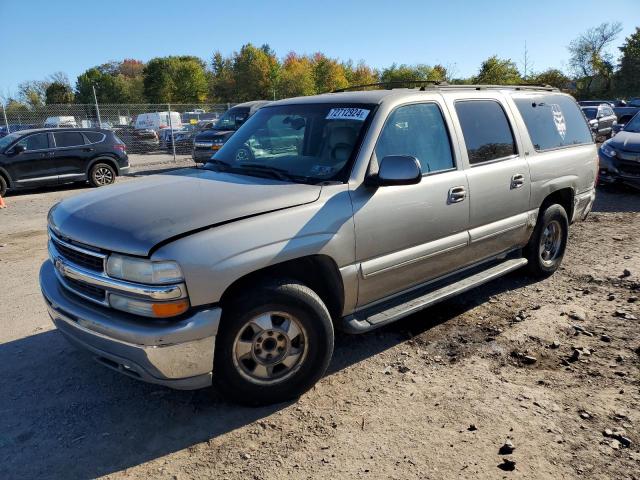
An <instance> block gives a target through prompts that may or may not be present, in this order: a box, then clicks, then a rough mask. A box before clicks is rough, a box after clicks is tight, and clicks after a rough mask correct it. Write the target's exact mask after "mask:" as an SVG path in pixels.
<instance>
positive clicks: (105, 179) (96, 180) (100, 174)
mask: <svg viewBox="0 0 640 480" xmlns="http://www.w3.org/2000/svg"><path fill="white" fill-rule="evenodd" d="M116 175H117V174H116V170H115V169H114V168H113V167H112V166H111V165H109V164H108V163H102V162H98V163H96V164H95V165H94V166H93V167H91V170H90V171H89V184H90V185H91V186H92V187H104V186H106V185H111V184H113V183H115V181H116Z"/></svg>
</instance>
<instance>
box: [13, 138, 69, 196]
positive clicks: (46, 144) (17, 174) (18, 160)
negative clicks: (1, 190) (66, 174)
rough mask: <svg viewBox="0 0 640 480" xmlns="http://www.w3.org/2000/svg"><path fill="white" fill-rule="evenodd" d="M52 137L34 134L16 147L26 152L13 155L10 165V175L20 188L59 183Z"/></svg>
mask: <svg viewBox="0 0 640 480" xmlns="http://www.w3.org/2000/svg"><path fill="white" fill-rule="evenodd" d="M50 141H51V137H50V134H48V133H46V132H45V133H34V134H31V135H28V136H26V137H24V138H23V139H22V140H20V141H19V142H17V143H16V144H15V145H23V146H24V147H25V148H26V150H25V151H24V152H22V153H20V154H17V155H12V156H11V157H10V158H11V160H10V161H9V163H8V166H9V173H10V174H11V176H12V178H13V180H14V181H15V182H16V183H17V184H18V185H20V186H24V187H28V186H36V185H50V184H55V183H57V182H58V172H57V170H56V168H55V166H54V165H53V162H52V161H51V154H52V149H51V145H50Z"/></svg>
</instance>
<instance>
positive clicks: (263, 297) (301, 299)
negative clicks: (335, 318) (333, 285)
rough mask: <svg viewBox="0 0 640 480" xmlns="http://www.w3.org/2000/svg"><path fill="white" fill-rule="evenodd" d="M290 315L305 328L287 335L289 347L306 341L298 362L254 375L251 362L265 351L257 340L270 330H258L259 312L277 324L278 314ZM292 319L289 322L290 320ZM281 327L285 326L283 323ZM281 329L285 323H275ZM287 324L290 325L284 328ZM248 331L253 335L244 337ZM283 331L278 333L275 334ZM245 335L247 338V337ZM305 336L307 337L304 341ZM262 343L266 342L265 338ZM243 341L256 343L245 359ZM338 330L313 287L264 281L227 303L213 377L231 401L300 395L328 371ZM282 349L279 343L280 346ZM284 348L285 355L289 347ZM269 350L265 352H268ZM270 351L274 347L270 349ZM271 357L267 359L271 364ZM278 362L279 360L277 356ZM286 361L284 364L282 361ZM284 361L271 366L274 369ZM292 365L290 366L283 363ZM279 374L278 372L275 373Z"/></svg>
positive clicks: (260, 401) (264, 400) (255, 401)
mask: <svg viewBox="0 0 640 480" xmlns="http://www.w3.org/2000/svg"><path fill="white" fill-rule="evenodd" d="M273 313H281V314H283V315H284V316H287V315H290V316H291V317H292V318H295V320H296V322H298V323H296V324H297V325H300V326H301V327H302V328H301V329H300V330H301V331H302V333H301V335H302V337H301V336H300V335H298V336H297V337H295V338H294V339H289V337H286V338H285V340H284V341H285V342H286V344H287V345H289V344H291V345H293V343H294V342H295V341H298V342H299V343H298V347H299V345H300V344H301V343H302V344H303V348H302V351H303V352H304V353H301V354H300V359H299V360H298V362H299V363H297V364H295V365H294V366H292V367H291V368H290V369H288V370H285V371H284V372H282V369H281V370H280V371H281V372H282V373H281V377H280V378H277V377H275V378H270V379H268V380H260V379H255V378H251V376H252V375H253V373H252V372H250V369H251V365H252V363H253V364H254V366H256V367H257V366H259V364H258V362H257V361H256V358H257V352H261V350H260V349H259V348H257V346H258V345H261V346H265V350H264V351H267V347H266V342H267V340H265V341H264V343H262V344H260V343H258V341H259V340H260V339H261V337H262V336H264V337H265V338H268V337H267V334H269V332H270V330H269V329H265V330H260V329H258V330H257V331H255V332H254V331H253V326H254V323H253V322H252V320H255V319H256V318H257V317H259V316H263V317H264V316H266V317H269V318H270V319H273V321H274V325H276V322H277V319H278V318H284V317H280V316H279V315H272V314H273ZM285 321H289V320H285ZM282 325H285V324H284V323H283V324H282ZM275 328H280V327H275ZM282 328H285V327H282ZM247 332H248V333H249V337H248V338H246V337H244V336H245V335H246V334H247ZM276 337H277V338H278V339H280V337H281V335H280V334H278V332H277V331H276V332H275V334H274V336H273V337H271V338H269V340H274V339H275V338H276ZM243 338H245V339H243ZM303 340H304V341H303ZM260 341H261V340H260ZM238 342H244V344H245V345H251V346H252V348H251V350H250V352H248V353H247V354H246V358H245V359H244V360H238V356H239V354H238V350H239V348H238V347H237V344H238ZM333 342H334V331H333V323H332V321H331V316H330V314H329V311H328V310H327V307H326V306H325V305H324V303H323V302H322V300H321V299H320V297H319V296H318V295H317V294H316V293H315V292H314V291H313V290H311V289H310V288H309V287H307V286H305V285H302V284H300V283H298V282H296V281H294V280H286V279H283V280H278V281H274V282H272V283H265V284H263V285H259V286H258V287H257V288H254V289H251V292H248V293H246V294H244V295H242V296H240V297H238V298H235V299H233V300H232V301H231V302H229V303H228V304H227V305H224V306H223V314H222V320H221V323H220V329H219V331H218V336H217V339H216V348H215V360H214V366H213V374H214V381H215V383H216V385H217V386H218V388H219V389H220V391H221V393H222V394H223V395H224V396H225V397H227V398H229V399H230V400H232V401H235V402H237V403H242V404H246V405H268V404H272V403H279V402H283V401H287V400H291V399H294V398H297V397H299V396H300V395H302V394H303V393H304V392H306V391H307V390H309V389H310V388H311V387H312V386H313V385H314V384H315V383H316V382H317V381H318V380H319V379H320V378H321V377H322V376H323V375H324V373H325V371H326V370H327V367H328V366H329V362H330V360H331V355H332V354H333ZM280 348H281V347H278V349H280ZM282 348H283V353H282V354H283V355H285V356H286V355H288V354H289V349H288V348H287V349H286V350H285V348H284V347H282ZM264 351H262V352H261V353H262V354H263V355H264ZM271 351H274V352H275V350H273V349H271ZM271 361H272V360H268V362H271ZM274 362H275V360H274ZM282 365H284V362H283V364H282ZM282 365H280V364H278V365H276V366H275V367H273V366H272V367H271V369H272V370H273V371H274V372H275V371H276V369H277V367H280V366H282ZM284 368H285V369H287V368H288V367H287V366H284ZM276 375H277V374H276Z"/></svg>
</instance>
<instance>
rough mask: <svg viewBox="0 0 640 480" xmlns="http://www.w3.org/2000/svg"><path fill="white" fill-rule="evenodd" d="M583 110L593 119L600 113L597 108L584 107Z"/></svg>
mask: <svg viewBox="0 0 640 480" xmlns="http://www.w3.org/2000/svg"><path fill="white" fill-rule="evenodd" d="M582 111H583V112H584V114H585V116H586V117H587V118H588V119H589V120H593V119H594V118H596V116H597V115H598V109H597V108H583V109H582Z"/></svg>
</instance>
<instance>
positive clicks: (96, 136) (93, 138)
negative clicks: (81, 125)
mask: <svg viewBox="0 0 640 480" xmlns="http://www.w3.org/2000/svg"><path fill="white" fill-rule="evenodd" d="M84 136H85V137H87V139H88V140H89V142H91V143H98V142H101V141H102V139H103V138H104V135H103V134H102V133H99V132H84Z"/></svg>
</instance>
